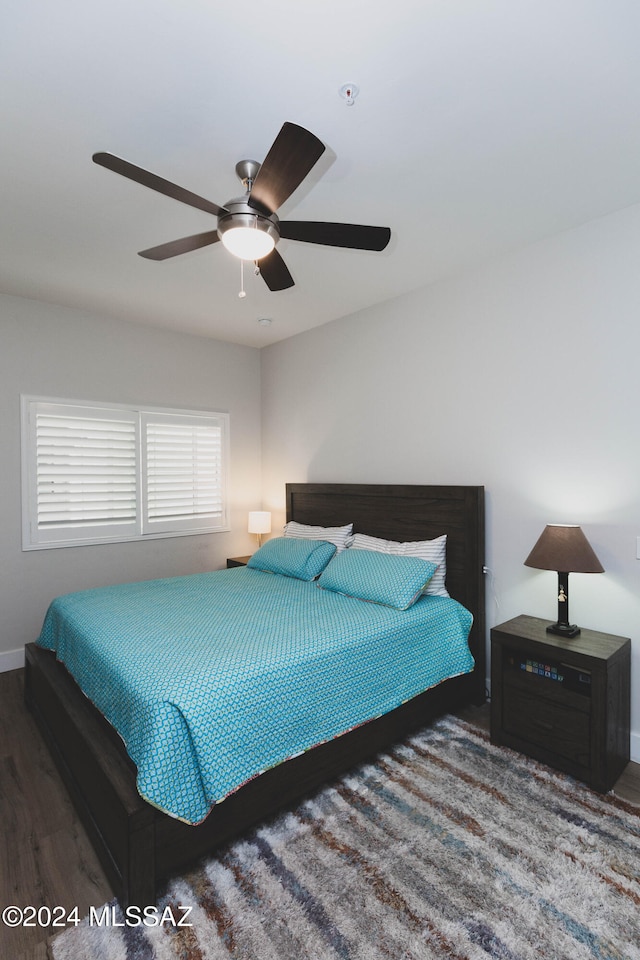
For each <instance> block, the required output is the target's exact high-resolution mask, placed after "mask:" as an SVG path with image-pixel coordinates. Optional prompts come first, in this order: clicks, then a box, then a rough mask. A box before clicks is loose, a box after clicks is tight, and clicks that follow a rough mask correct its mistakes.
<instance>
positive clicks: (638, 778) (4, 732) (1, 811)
mask: <svg viewBox="0 0 640 960" xmlns="http://www.w3.org/2000/svg"><path fill="white" fill-rule="evenodd" d="M23 677H24V671H23V670H13V671H10V672H8V673H0V823H1V824H2V827H1V832H0V851H1V856H0V865H1V872H0V909H4V907H5V906H7V905H9V904H15V905H16V906H19V907H22V908H24V907H26V906H27V905H33V906H34V907H40V906H43V907H49V908H53V907H55V906H61V907H64V909H65V911H69V910H71V909H72V908H73V907H74V906H77V907H78V913H79V915H80V916H81V917H82V916H85V915H86V914H87V913H88V912H89V908H90V907H91V906H92V905H93V906H100V905H101V904H103V903H106V902H107V901H108V900H110V899H111V898H112V896H113V891H112V889H111V887H110V886H109V883H108V881H107V879H106V877H105V875H104V873H103V872H102V868H101V867H100V864H99V862H98V860H97V858H96V856H95V854H94V852H93V849H92V847H91V845H90V844H89V841H88V840H87V837H86V835H85V832H84V829H83V827H82V826H81V824H80V823H79V821H78V819H77V817H76V815H75V813H74V810H73V807H72V805H71V801H70V800H69V798H68V796H67V793H66V790H65V788H64V786H63V785H62V782H61V780H60V778H59V776H58V774H57V771H56V768H55V766H54V763H53V761H52V759H51V757H50V755H49V753H48V751H47V748H46V747H45V745H44V743H43V742H42V738H41V737H40V734H39V733H38V730H37V728H36V726H35V724H34V722H33V720H32V718H31V715H30V714H29V712H28V711H27V710H26V708H25V706H24V702H23ZM461 715H462V716H463V717H464V718H465V719H467V720H469V721H470V722H472V723H475V724H477V725H478V726H481V727H483V728H484V729H488V728H489V710H488V707H487V706H486V705H485V706H483V707H470V708H468V709H466V710H465V711H464V712H463V713H462V714H461ZM615 792H616V793H617V794H618V795H619V796H621V797H624V798H625V799H627V800H629V801H631V802H632V803H637V804H639V805H640V764H635V763H631V764H629V766H628V767H627V769H626V770H625V772H624V773H623V775H622V776H621V778H620V780H619V781H618V783H617V784H616V786H615ZM51 932H52V931H51V930H47V928H46V927H39V926H35V927H31V928H23V927H17V928H14V929H11V928H8V927H6V926H5V925H0V957H2V958H5V957H6V958H11V960H51V958H52V954H51V950H50V945H49V934H50V933H51Z"/></svg>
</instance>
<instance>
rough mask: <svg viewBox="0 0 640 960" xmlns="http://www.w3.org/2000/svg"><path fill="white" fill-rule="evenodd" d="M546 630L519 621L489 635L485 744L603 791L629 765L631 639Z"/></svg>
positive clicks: (541, 623) (529, 620)
mask: <svg viewBox="0 0 640 960" xmlns="http://www.w3.org/2000/svg"><path fill="white" fill-rule="evenodd" d="M547 625H548V621H546V620H539V619H538V618H537V617H528V616H521V617H515V618H514V619H513V620H509V621H508V622H507V623H502V624H500V625H499V626H497V627H494V628H493V629H492V631H491V742H492V743H495V744H499V745H504V746H507V747H512V748H513V749H515V750H519V751H520V752H521V753H526V754H528V755H529V756H531V757H534V758H535V759H536V760H540V761H542V762H543V763H547V764H549V766H552V767H555V768H556V769H557V770H562V771H563V772H564V773H568V774H571V776H574V777H576V778H577V779H578V780H583V781H585V783H588V784H589V785H590V786H591V787H594V789H596V790H599V791H600V792H602V793H604V792H606V791H607V790H610V789H611V787H612V786H613V784H614V783H615V782H616V780H617V779H618V777H619V776H620V774H621V773H622V771H623V770H624V768H625V766H626V765H627V763H628V762H629V722H630V709H631V698H630V676H631V641H630V640H629V639H627V638H626V637H616V636H613V635H612V634H610V633H598V632H596V631H595V630H585V629H584V628H583V629H582V630H581V632H580V634H579V635H578V636H577V637H574V638H573V639H570V640H569V639H566V638H564V637H558V636H555V635H554V634H550V633H547V632H546V628H547Z"/></svg>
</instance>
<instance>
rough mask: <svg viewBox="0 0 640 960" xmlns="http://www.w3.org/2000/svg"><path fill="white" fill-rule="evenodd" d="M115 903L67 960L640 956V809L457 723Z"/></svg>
mask: <svg viewBox="0 0 640 960" xmlns="http://www.w3.org/2000/svg"><path fill="white" fill-rule="evenodd" d="M185 907H191V908H192V909H191V911H190V913H189V915H188V917H187V918H185V916H184V914H185V912H186V911H185V910H184V908H185ZM110 909H111V910H112V917H113V918H114V919H115V918H118V917H119V918H120V921H119V922H121V923H123V925H122V926H114V925H110V926H109V927H106V926H104V925H103V926H99V925H97V924H96V923H95V922H93V923H92V924H90V923H89V921H88V920H87V921H85V922H84V923H83V925H82V926H80V927H78V928H76V929H73V930H71V929H70V930H68V931H65V932H64V933H62V934H61V935H60V936H59V937H58V938H57V939H56V940H55V941H54V942H53V954H54V956H55V958H56V960H103V958H104V960H153V958H157V960H202V958H206V960H228V958H230V957H232V958H242V960H337V958H343V960H377V958H392V960H430V958H448V960H451V958H453V960H487V958H499V960H529V958H531V960H533V958H536V960H540V958H544V960H593V958H597V960H640V808H637V807H633V806H631V805H630V804H628V803H625V802H624V801H622V800H620V799H617V798H615V797H614V796H612V795H609V796H604V797H603V796H600V795H598V794H596V793H593V792H592V791H591V790H589V789H588V788H586V787H584V786H582V785H580V784H578V783H576V782H575V781H573V780H571V779H570V778H568V777H564V776H562V775H560V774H557V773H554V772H552V771H551V770H549V769H548V768H546V767H543V766H541V765H539V764H536V763H535V762H533V761H531V760H528V759H526V758H525V757H522V756H520V755H519V754H516V753H514V752H512V751H510V750H506V749H503V748H498V747H494V746H492V745H491V744H490V743H489V740H488V737H487V735H486V734H485V733H484V732H482V731H481V730H479V729H477V728H476V727H474V726H471V725H470V724H468V723H465V722H462V721H460V720H457V719H455V718H452V717H446V718H444V719H442V720H440V721H438V722H437V723H435V724H434V725H433V726H432V727H429V728H427V729H425V730H423V731H421V732H420V733H419V734H417V735H416V736H414V737H412V738H410V739H409V740H407V741H406V742H405V743H403V744H401V745H399V746H397V747H396V748H394V749H392V750H390V751H389V752H388V753H386V754H384V755H382V756H380V757H379V758H378V759H377V760H376V761H375V762H374V763H371V764H368V765H366V766H362V767H359V768H358V769H356V770H354V771H353V772H352V773H351V774H349V775H347V776H345V777H344V778H343V779H341V780H339V781H337V782H336V783H334V784H332V785H331V786H328V787H326V788H325V789H323V790H322V791H321V792H319V793H318V794H317V795H315V796H314V797H313V798H311V799H309V800H307V801H306V802H304V803H302V804H301V805H300V806H299V807H297V808H296V809H294V810H292V811H289V812H287V813H286V814H283V815H282V816H280V817H278V818H277V819H275V820H273V821H271V822H269V823H267V824H265V825H263V826H262V827H260V828H259V829H257V830H255V832H253V833H251V834H249V835H248V836H246V837H244V838H243V839H242V840H240V841H237V842H235V843H234V844H232V845H231V846H229V847H228V848H226V849H225V850H224V851H222V852H221V853H220V855H219V856H217V857H216V858H214V859H211V860H209V861H207V862H205V863H203V864H200V865H199V866H198V868H197V869H195V870H194V871H193V872H191V873H189V874H188V875H186V876H184V877H182V878H180V879H178V880H175V881H174V882H173V883H172V884H171V886H170V888H169V890H168V893H167V895H166V896H165V897H164V898H163V900H162V901H161V902H160V904H159V907H158V914H157V915H154V916H153V917H151V918H149V919H150V921H151V923H153V924H155V923H156V920H158V919H161V918H162V913H163V912H164V913H165V922H162V923H160V922H158V923H157V925H149V926H146V925H145V924H144V923H138V922H136V918H134V919H133V922H131V923H124V919H123V917H122V914H121V913H120V912H119V907H117V905H116V904H115V902H114V904H112V905H110ZM185 919H186V922H188V923H191V924H192V926H188V927H187V926H184V927H180V926H178V923H180V922H183V921H184V920H185ZM94 920H95V918H94ZM116 922H118V921H117V920H116Z"/></svg>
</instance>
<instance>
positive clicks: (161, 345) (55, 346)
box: [0, 296, 261, 670]
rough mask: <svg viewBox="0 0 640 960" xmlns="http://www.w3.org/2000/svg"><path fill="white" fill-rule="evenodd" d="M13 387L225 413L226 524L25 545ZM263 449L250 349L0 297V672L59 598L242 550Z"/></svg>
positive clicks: (216, 560)
mask: <svg viewBox="0 0 640 960" xmlns="http://www.w3.org/2000/svg"><path fill="white" fill-rule="evenodd" d="M21 393H26V394H34V395H42V396H51V397H61V398H65V399H78V400H92V401H106V402H115V403H128V402H130V403H145V404H151V405H156V406H166V407H183V408H188V409H203V410H219V411H228V412H229V414H230V422H231V476H230V491H231V526H232V529H231V532H227V533H215V534H206V535H200V536H189V537H177V538H169V539H160V540H150V541H146V542H131V543H123V544H102V545H99V546H82V547H69V548H64V549H56V550H39V551H33V552H26V553H25V552H22V548H21V513H20V510H21V506H20V394H21ZM260 455H261V451H260V354H259V351H258V350H256V349H254V348H251V347H241V346H235V345H232V344H227V343H220V342H218V341H215V340H208V339H204V338H200V337H193V336H187V335H181V334H177V333H170V332H167V331H162V330H156V329H154V328H152V327H146V326H140V325H134V324H127V323H119V322H115V321H111V320H105V319H103V318H100V317H96V316H92V315H88V314H85V313H81V312H79V311H74V310H68V309H64V308H61V307H55V306H52V305H49V304H45V303H40V302H36V301H33V300H24V299H19V298H14V297H7V296H0V531H1V536H0V611H1V615H0V670H1V669H13V668H15V667H18V666H21V664H22V662H23V651H24V644H25V643H28V642H29V641H31V640H34V639H35V638H36V637H37V635H38V633H39V630H40V626H41V624H42V619H43V617H44V614H45V612H46V609H47V606H48V604H49V602H50V601H51V599H53V597H55V596H57V595H58V594H61V593H65V592H68V591H72V590H80V589H83V588H85V587H92V586H98V585H103V584H111V583H118V582H122V581H128V580H146V579H151V578H154V577H165V576H174V575H179V574H184V573H197V572H200V571H203V570H210V569H214V568H217V567H222V566H224V564H225V560H226V558H227V557H228V556H237V555H239V554H245V553H249V552H250V550H251V546H252V543H251V538H250V537H249V535H248V534H247V532H246V521H247V512H248V510H250V509H256V508H259V507H260V505H261V494H260Z"/></svg>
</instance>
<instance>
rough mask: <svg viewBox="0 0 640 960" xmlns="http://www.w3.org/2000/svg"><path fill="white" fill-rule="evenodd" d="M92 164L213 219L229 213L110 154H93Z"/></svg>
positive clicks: (195, 194)
mask: <svg viewBox="0 0 640 960" xmlns="http://www.w3.org/2000/svg"><path fill="white" fill-rule="evenodd" d="M93 162H94V163H97V164H99V165H100V166H101V167H106V169H107V170H113V172H114V173H119V174H121V175H122V176H123V177H128V178H129V180H135V182H136V183H141V184H142V186H143V187H150V188H151V190H157V191H158V193H163V194H164V195H165V197H171V199H172V200H179V201H180V203H188V204H189V206H190V207H196V208H197V209H198V210H204V212H205V213H212V214H213V215H214V217H221V216H222V215H223V214H225V213H228V212H229V211H228V210H226V209H225V207H219V206H218V205H217V203H212V202H211V200H205V198H204V197H199V196H198V194H197V193H191V191H190V190H185V189H184V188H183V187H179V186H177V184H175V183H171V182H170V181H169V180H163V178H162V177H157V176H156V175H155V173H149V171H148V170H143V169H142V167H136V166H135V164H133V163H129V161H128V160H121V159H120V157H114V155H113V154H112V153H94V155H93Z"/></svg>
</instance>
